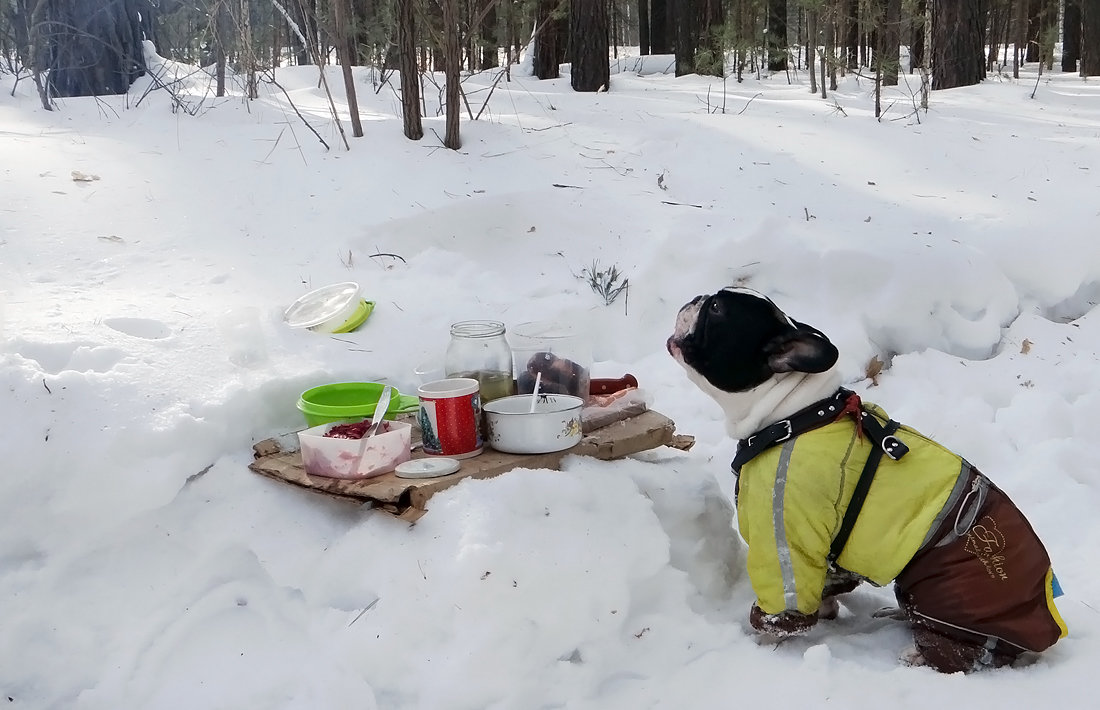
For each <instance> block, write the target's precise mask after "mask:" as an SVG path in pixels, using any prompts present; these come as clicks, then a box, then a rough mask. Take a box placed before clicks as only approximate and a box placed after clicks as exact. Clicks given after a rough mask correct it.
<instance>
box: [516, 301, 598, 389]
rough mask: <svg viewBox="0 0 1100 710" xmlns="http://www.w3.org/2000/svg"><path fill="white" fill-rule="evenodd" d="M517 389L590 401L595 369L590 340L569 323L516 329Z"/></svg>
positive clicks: (534, 323)
mask: <svg viewBox="0 0 1100 710" xmlns="http://www.w3.org/2000/svg"><path fill="white" fill-rule="evenodd" d="M512 333H513V338H512V353H513V355H514V358H515V371H516V387H517V390H518V392H519V394H530V393H531V392H532V391H534V389H535V379H536V376H539V375H541V377H538V380H539V392H541V393H545V394H569V395H573V396H574V397H580V398H581V399H583V400H587V399H588V397H589V386H590V384H589V383H590V379H591V378H590V377H589V370H590V369H591V367H592V348H591V345H590V344H589V342H588V339H587V338H586V337H585V336H584V335H583V334H582V333H581V332H580V331H579V330H578V329H577V328H575V327H573V326H572V325H570V324H568V323H561V322H555V321H535V322H531V323H521V324H519V325H517V326H516V327H515V328H513V331H512Z"/></svg>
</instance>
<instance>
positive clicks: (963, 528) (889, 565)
mask: <svg viewBox="0 0 1100 710" xmlns="http://www.w3.org/2000/svg"><path fill="white" fill-rule="evenodd" d="M667 349H668V352H669V354H670V355H671V356H672V357H673V358H674V359H675V360H676V361H677V362H678V363H679V364H680V365H682V366H683V368H684V370H685V371H686V372H687V376H688V379H689V380H690V381H691V382H693V383H694V384H695V385H696V386H697V387H698V388H699V389H700V390H701V391H703V392H704V393H705V394H707V395H709V396H710V397H711V398H712V399H714V401H715V402H717V403H718V405H719V406H720V407H721V408H722V410H723V411H724V413H725V419H726V430H727V432H728V433H729V435H730V436H731V437H732V438H734V439H737V440H738V448H737V456H736V457H735V459H734V464H733V469H734V474H735V475H737V476H738V480H737V488H736V490H737V493H736V497H737V501H736V502H737V518H738V528H739V531H740V533H741V535H742V537H743V538H744V539H745V542H746V543H747V544H748V548H749V552H748V556H747V565H748V571H749V578H750V580H751V582H752V585H753V590H754V592H755V593H756V595H757V600H756V603H755V604H754V605H753V607H752V609H751V611H750V614H749V621H750V624H751V626H752V628H753V629H754V630H755V632H756V633H758V634H761V635H764V636H765V637H766V638H768V639H778V640H782V639H785V638H787V637H789V636H793V635H797V634H802V633H806V632H808V631H809V630H810V629H811V628H812V627H813V626H814V625H815V624H816V623H817V621H818V619H822V618H824V619H828V618H834V617H835V616H836V615H837V613H838V610H839V605H838V603H837V595H839V594H843V593H847V592H850V591H852V590H853V589H855V587H856V586H857V585H858V584H859V583H860V582H861V581H863V580H869V581H871V582H873V583H874V584H876V585H877V586H884V585H886V584H888V583H890V582H891V581H893V582H894V591H895V594H896V597H897V600H898V604H899V608H898V609H897V610H894V612H893V616H894V618H899V619H903V620H905V621H907V622H908V623H909V625H910V627H911V629H912V632H913V638H914V642H915V648H914V649H912V650H910V651H908V652H906V653H905V654H903V656H902V658H903V660H905V661H906V662H907V663H910V664H919V665H927V666H931V667H933V668H935V669H936V670H939V671H942V672H956V671H964V672H969V671H973V670H978V669H980V668H983V667H995V666H1001V665H1006V664H1009V663H1012V662H1013V661H1015V660H1016V659H1017V658H1018V657H1020V655H1021V654H1023V653H1025V652H1039V651H1042V650H1044V649H1046V648H1048V647H1049V646H1050V645H1052V644H1053V643H1054V642H1055V641H1057V640H1058V639H1059V638H1061V637H1062V636H1064V635H1065V634H1066V627H1065V624H1064V622H1063V621H1062V619H1061V617H1060V616H1059V615H1058V611H1057V608H1056V607H1055V605H1054V601H1053V599H1054V597H1055V596H1057V595H1058V594H1060V589H1059V588H1058V583H1057V579H1056V578H1055V577H1054V574H1053V570H1052V569H1051V566H1050V558H1049V556H1048V555H1047V552H1046V550H1045V548H1044V547H1043V545H1042V543H1041V542H1040V541H1039V538H1038V537H1037V536H1036V535H1035V533H1034V531H1033V530H1032V528H1031V526H1030V524H1029V523H1028V522H1027V520H1026V518H1024V516H1023V514H1022V513H1020V511H1019V509H1018V508H1016V506H1015V505H1014V504H1013V503H1012V501H1011V500H1009V498H1008V496H1006V495H1005V494H1004V493H1003V492H1002V491H1001V490H1000V489H998V488H997V487H996V486H995V485H993V483H992V482H990V481H989V479H988V478H986V477H985V476H984V475H983V474H982V473H981V472H980V471H978V470H977V469H976V468H975V467H974V466H972V465H971V464H970V463H969V462H967V461H966V460H965V459H963V458H962V457H960V456H958V455H957V454H955V453H953V452H951V451H948V450H947V449H945V448H944V447H942V446H941V445H939V444H938V443H936V442H934V441H932V440H931V439H928V438H927V437H925V436H923V435H922V434H921V433H920V432H918V431H916V430H915V429H912V428H910V427H906V426H902V425H900V424H898V423H897V422H894V421H893V420H891V419H890V418H889V417H888V416H887V415H886V413H885V412H883V411H882V410H881V409H880V408H878V407H877V406H875V405H873V404H870V403H868V402H863V401H862V400H861V399H860V398H859V396H858V395H856V394H855V393H854V392H851V391H848V390H846V389H844V388H842V387H841V375H840V373H839V371H838V369H837V367H836V363H837V360H838V357H839V352H838V350H837V348H836V346H835V345H833V343H832V342H830V341H829V338H828V337H827V336H826V335H825V334H824V333H822V332H821V331H820V330H818V329H816V328H814V327H812V326H810V325H807V324H805V323H801V322H799V321H797V320H795V319H794V318H792V317H790V316H789V315H787V314H786V313H784V312H783V311H782V310H781V309H780V308H779V307H778V306H777V305H776V304H775V303H774V302H773V301H772V300H771V299H770V298H768V297H767V296H765V295H763V294H760V293H758V292H756V291H753V290H750V289H747V288H734V287H731V288H725V289H722V290H720V291H718V292H717V293H713V294H709V295H703V296H697V297H695V298H693V299H692V300H691V301H690V302H688V303H687V304H685V305H684V306H683V307H682V308H681V309H680V311H679V313H678V314H677V316H676V325H675V329H674V332H673V334H672V335H671V336H670V337H669V338H668V341H667Z"/></svg>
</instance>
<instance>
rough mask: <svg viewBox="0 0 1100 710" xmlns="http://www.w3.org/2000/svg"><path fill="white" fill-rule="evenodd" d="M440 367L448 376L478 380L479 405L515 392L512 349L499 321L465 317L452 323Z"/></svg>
mask: <svg viewBox="0 0 1100 710" xmlns="http://www.w3.org/2000/svg"><path fill="white" fill-rule="evenodd" d="M443 367H444V369H445V370H446V372H447V377H469V378H472V379H475V380H477V381H478V384H479V385H481V402H482V404H484V403H485V402H491V401H493V400H494V399H499V398H501V397H507V396H508V395H511V394H515V383H514V382H513V380H512V349H511V348H510V347H509V346H508V339H507V338H506V337H505V335H504V324H503V323H501V322H500V321H495V320H464V321H460V322H458V323H455V324H454V325H452V326H451V344H450V345H449V346H447V355H446V357H445V359H444V364H443Z"/></svg>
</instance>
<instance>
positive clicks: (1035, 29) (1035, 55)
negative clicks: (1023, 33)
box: [1024, 0, 1043, 62]
mask: <svg viewBox="0 0 1100 710" xmlns="http://www.w3.org/2000/svg"><path fill="white" fill-rule="evenodd" d="M1042 12H1043V0H1028V3H1027V53H1026V55H1025V56H1024V61H1025V62H1037V61H1039V35H1040V34H1041V33H1042V27H1041V24H1042V23H1041V16H1042Z"/></svg>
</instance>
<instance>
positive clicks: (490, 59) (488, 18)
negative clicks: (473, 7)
mask: <svg viewBox="0 0 1100 710" xmlns="http://www.w3.org/2000/svg"><path fill="white" fill-rule="evenodd" d="M478 34H479V35H480V36H481V52H480V54H481V69H482V70H484V69H493V68H495V67H498V66H500V56H499V52H500V32H499V27H498V22H497V8H496V5H490V6H489V9H488V10H487V11H486V12H485V19H483V20H482V21H481V27H479V28H478Z"/></svg>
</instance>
